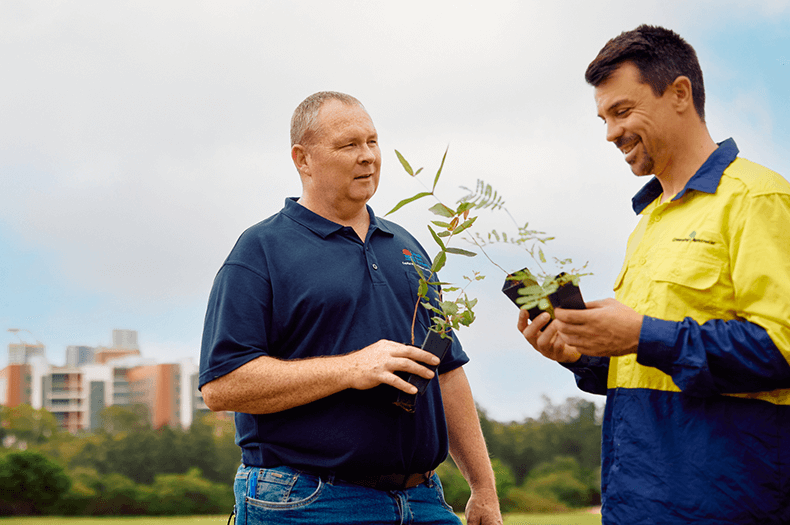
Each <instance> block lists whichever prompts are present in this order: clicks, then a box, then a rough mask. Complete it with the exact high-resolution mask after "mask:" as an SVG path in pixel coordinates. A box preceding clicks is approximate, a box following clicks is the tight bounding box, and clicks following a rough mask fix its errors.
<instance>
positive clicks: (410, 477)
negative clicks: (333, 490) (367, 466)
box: [341, 470, 434, 490]
mask: <svg viewBox="0 0 790 525" xmlns="http://www.w3.org/2000/svg"><path fill="white" fill-rule="evenodd" d="M433 472H434V471H433V470H431V471H430V472H425V473H417V474H384V475H380V476H364V477H359V478H353V477H350V478H349V477H346V476H343V477H342V478H341V479H342V480H343V481H347V482H348V483H353V484H354V485H360V486H362V487H367V488H369V489H376V490H406V489H412V488H414V487H416V486H417V485H421V484H422V483H425V482H426V481H428V480H429V479H430V478H431V476H433Z"/></svg>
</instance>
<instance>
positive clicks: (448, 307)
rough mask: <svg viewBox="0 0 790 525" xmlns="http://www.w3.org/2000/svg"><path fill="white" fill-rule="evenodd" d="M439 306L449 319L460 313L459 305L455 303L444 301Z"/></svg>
mask: <svg viewBox="0 0 790 525" xmlns="http://www.w3.org/2000/svg"><path fill="white" fill-rule="evenodd" d="M439 306H440V308H441V309H442V312H444V315H445V316H447V317H450V316H453V315H456V314H457V313H458V305H457V304H455V303H454V302H453V301H442V302H441V303H439Z"/></svg>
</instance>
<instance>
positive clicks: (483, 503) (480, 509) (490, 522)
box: [466, 489, 502, 525]
mask: <svg viewBox="0 0 790 525" xmlns="http://www.w3.org/2000/svg"><path fill="white" fill-rule="evenodd" d="M466 524H467V525H502V514H501V512H500V511H499V498H497V495H496V491H495V490H493V491H492V490H482V489H481V490H472V495H471V496H470V497H469V501H467V502H466Z"/></svg>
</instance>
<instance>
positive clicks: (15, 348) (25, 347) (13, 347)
mask: <svg viewBox="0 0 790 525" xmlns="http://www.w3.org/2000/svg"><path fill="white" fill-rule="evenodd" d="M45 352H46V347H45V346H44V345H43V344H41V343H36V344H34V345H31V344H28V343H10V344H9V345H8V364H9V365H26V364H29V363H30V361H31V360H32V359H33V358H35V357H44V355H45Z"/></svg>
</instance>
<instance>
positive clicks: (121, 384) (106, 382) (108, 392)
mask: <svg viewBox="0 0 790 525" xmlns="http://www.w3.org/2000/svg"><path fill="white" fill-rule="evenodd" d="M123 332H129V331H123ZM115 335H116V334H114V336H115ZM118 337H119V338H123V340H124V341H125V344H127V345H132V344H136V339H137V336H136V333H135V334H134V335H131V334H128V333H124V334H121V335H118ZM11 346H12V345H9V350H11V348H10V347H11ZM13 346H15V347H18V346H19V345H13ZM42 348H43V345H42ZM69 348H89V347H69ZM15 351H17V352H18V349H17V348H15ZM78 354H79V352H78V351H72V352H71V358H70V359H69V358H67V365H66V366H53V365H50V364H49V363H48V362H47V361H46V358H45V357H44V354H43V351H42V352H41V353H40V354H36V355H29V356H28V357H29V358H28V359H27V361H29V362H28V363H24V364H23V363H13V364H9V365H8V366H7V367H6V368H4V369H2V370H0V405H5V406H10V407H14V406H18V405H21V404H29V405H31V406H32V407H33V408H36V409H39V408H44V409H46V410H47V411H49V412H51V413H52V414H53V415H54V416H55V418H56V420H57V421H58V423H59V424H60V427H61V428H62V429H63V430H66V431H68V432H72V433H77V432H80V431H91V430H95V429H97V428H99V427H100V426H101V417H100V414H101V412H102V410H104V408H106V407H108V406H113V405H120V406H129V405H133V404H142V405H144V406H146V407H147V408H148V413H149V417H150V422H151V424H152V426H153V427H154V428H159V427H161V426H164V425H169V426H181V427H183V428H186V427H189V426H190V425H191V424H192V420H193V417H194V414H195V413H196V412H201V411H207V410H208V409H207V407H206V405H205V403H203V398H202V396H201V395H200V392H199V391H198V390H197V380H198V377H197V376H198V367H197V366H196V365H195V363H194V362H193V360H192V359H185V360H182V361H180V362H178V363H164V364H160V363H156V362H154V360H152V359H145V358H143V357H142V356H141V355H140V351H139V349H133V348H106V347H98V348H96V349H95V352H93V357H94V359H93V360H92V362H88V363H82V364H76V362H79V361H80V359H79V356H78ZM82 355H83V358H84V357H85V356H86V355H87V352H84V351H83V353H82ZM85 360H88V359H85Z"/></svg>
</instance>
